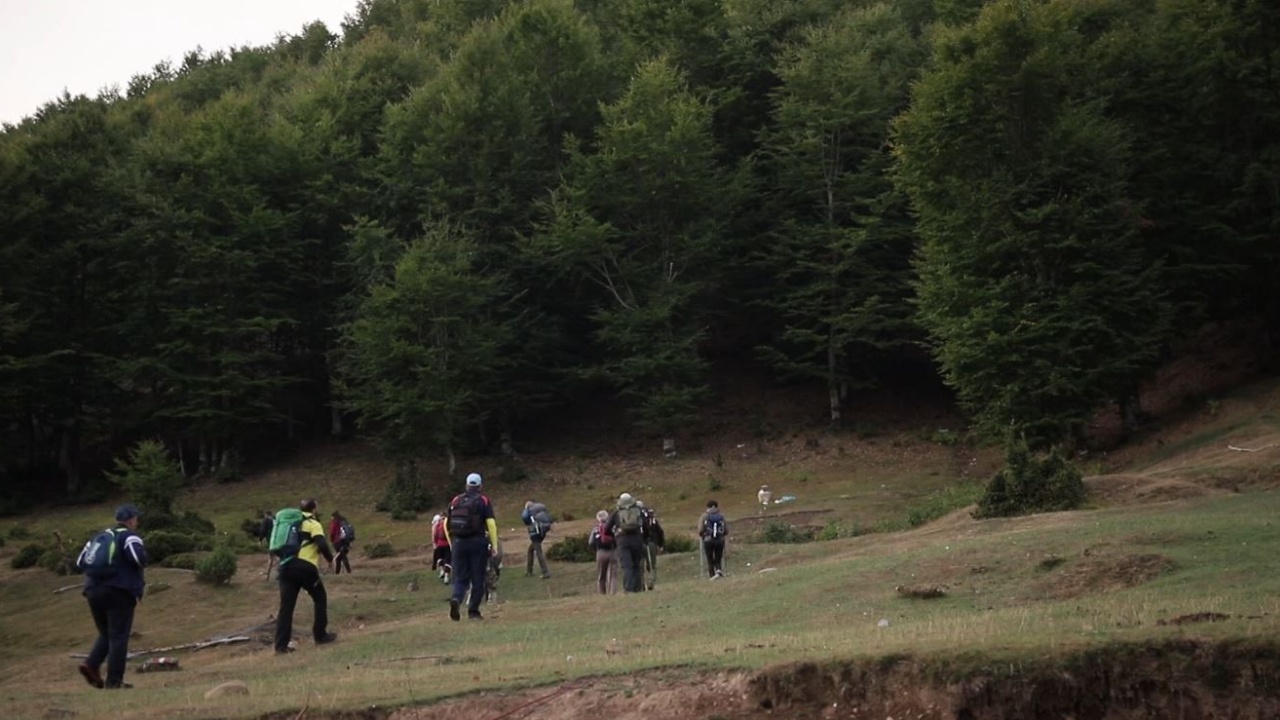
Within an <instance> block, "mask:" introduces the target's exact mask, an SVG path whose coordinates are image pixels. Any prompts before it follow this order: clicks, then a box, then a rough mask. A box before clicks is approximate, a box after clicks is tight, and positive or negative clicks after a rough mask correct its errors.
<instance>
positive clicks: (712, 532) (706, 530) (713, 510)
mask: <svg viewBox="0 0 1280 720" xmlns="http://www.w3.org/2000/svg"><path fill="white" fill-rule="evenodd" d="M728 535H729V524H728V523H727V522H726V521H725V519H724V515H723V514H721V513H720V504H719V503H717V502H716V501H715V500H708V501H707V510H706V512H704V513H702V517H700V518H698V537H699V538H701V539H702V552H703V553H704V554H705V555H706V558H707V575H708V576H709V577H711V578H712V579H713V580H714V579H715V578H720V577H724V541H725V538H726V537H728Z"/></svg>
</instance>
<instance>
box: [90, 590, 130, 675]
mask: <svg viewBox="0 0 1280 720" xmlns="http://www.w3.org/2000/svg"><path fill="white" fill-rule="evenodd" d="M84 596H85V598H86V599H88V601H89V612H90V613H92V614H93V624H94V626H96V627H97V628H98V639H97V640H96V641H94V643H93V649H92V650H90V651H89V659H87V660H85V664H86V665H88V666H89V667H91V668H95V669H96V668H99V667H101V666H102V661H103V660H104V659H105V660H106V661H107V677H106V683H107V687H119V686H120V684H121V683H123V682H124V666H125V661H126V660H128V658H129V633H130V632H132V631H133V611H134V608H136V607H137V606H138V600H137V598H135V597H134V596H133V593H131V592H129V591H128V590H123V589H121V588H117V587H108V586H106V585H99V586H97V587H92V588H89V589H87V590H85V591H84Z"/></svg>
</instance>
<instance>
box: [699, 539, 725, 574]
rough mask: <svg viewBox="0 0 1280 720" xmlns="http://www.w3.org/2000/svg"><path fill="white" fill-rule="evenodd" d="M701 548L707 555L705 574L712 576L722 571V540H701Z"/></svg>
mask: <svg viewBox="0 0 1280 720" xmlns="http://www.w3.org/2000/svg"><path fill="white" fill-rule="evenodd" d="M702 550H703V552H705V553H706V555H707V575H708V576H711V577H714V576H715V574H716V573H718V572H723V571H724V540H703V541H702Z"/></svg>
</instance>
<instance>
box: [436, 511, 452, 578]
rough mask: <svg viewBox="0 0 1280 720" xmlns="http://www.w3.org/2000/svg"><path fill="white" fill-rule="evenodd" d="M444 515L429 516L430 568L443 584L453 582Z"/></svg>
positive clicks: (450, 553) (450, 554)
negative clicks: (432, 548)
mask: <svg viewBox="0 0 1280 720" xmlns="http://www.w3.org/2000/svg"><path fill="white" fill-rule="evenodd" d="M444 525H445V523H444V516H443V515H436V516H435V517H433V518H431V545H432V546H433V547H434V548H435V549H434V550H433V551H432V552H431V569H432V570H435V571H436V573H437V574H438V575H439V576H440V582H442V583H444V584H445V585H449V584H452V583H453V553H452V552H451V551H450V549H449V536H448V535H447V534H446V533H445V528H444Z"/></svg>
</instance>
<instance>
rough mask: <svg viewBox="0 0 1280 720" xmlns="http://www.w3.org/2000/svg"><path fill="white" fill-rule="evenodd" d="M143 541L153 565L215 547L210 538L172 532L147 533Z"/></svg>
mask: <svg viewBox="0 0 1280 720" xmlns="http://www.w3.org/2000/svg"><path fill="white" fill-rule="evenodd" d="M143 541H144V542H145V543H146V546H147V555H148V556H149V557H150V559H151V562H153V563H162V562H164V559H165V558H167V557H169V556H170V555H177V554H178V553H189V552H194V551H196V550H209V549H211V548H212V547H213V543H212V541H211V540H210V539H209V537H208V536H200V537H196V536H193V535H186V534H184V533H179V532H174V531H171V530H157V531H156V532H151V533H146V534H145V535H144V537H143Z"/></svg>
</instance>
